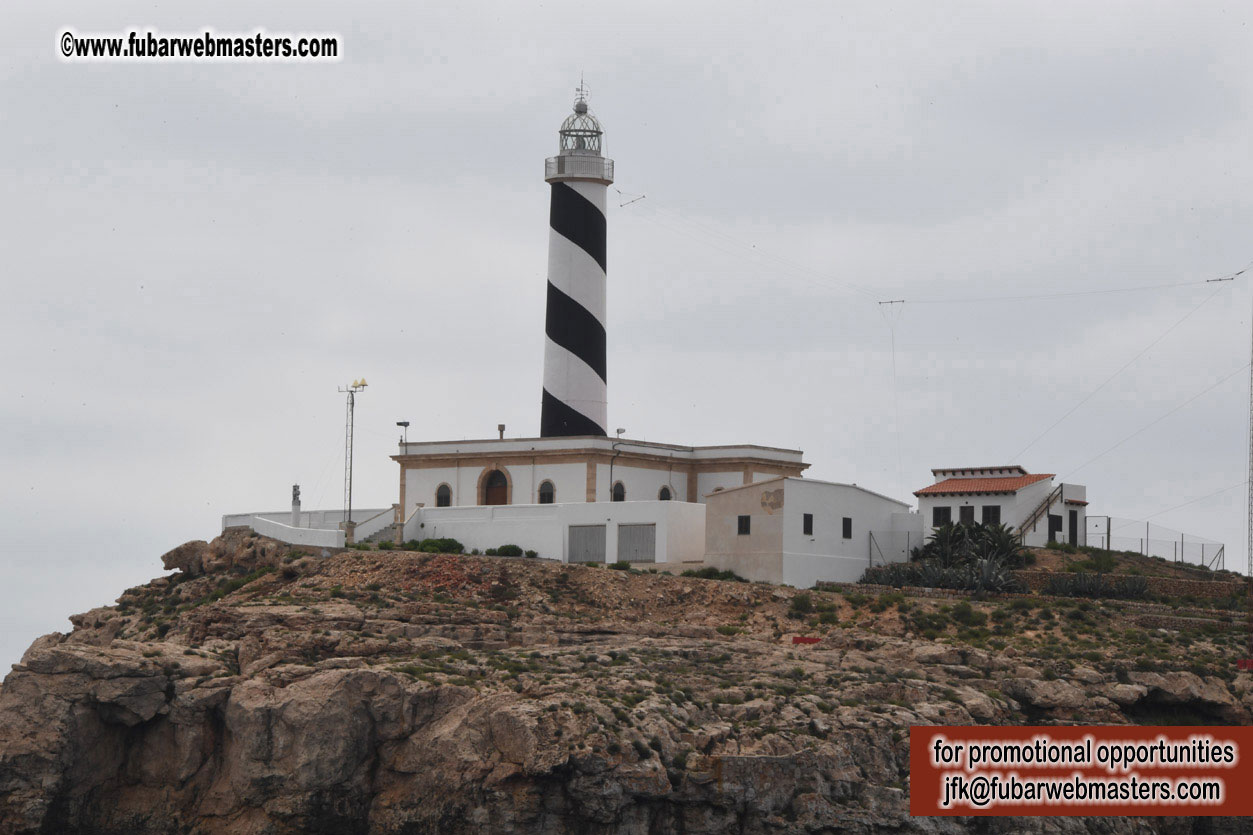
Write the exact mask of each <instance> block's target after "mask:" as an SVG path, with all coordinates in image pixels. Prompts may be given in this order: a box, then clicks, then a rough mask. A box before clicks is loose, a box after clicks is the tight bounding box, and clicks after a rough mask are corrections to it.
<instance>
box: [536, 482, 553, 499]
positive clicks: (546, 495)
mask: <svg viewBox="0 0 1253 835" xmlns="http://www.w3.org/2000/svg"><path fill="white" fill-rule="evenodd" d="M556 500H557V488H556V487H553V483H552V482H551V481H544V482H541V483H540V486H539V503H540V504H552V503H553V502H554V501H556Z"/></svg>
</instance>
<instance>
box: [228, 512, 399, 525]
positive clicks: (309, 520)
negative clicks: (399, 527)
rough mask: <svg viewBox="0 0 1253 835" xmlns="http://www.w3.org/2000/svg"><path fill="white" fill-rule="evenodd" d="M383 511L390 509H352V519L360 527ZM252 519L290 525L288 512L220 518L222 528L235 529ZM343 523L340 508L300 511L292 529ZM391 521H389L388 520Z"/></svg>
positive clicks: (234, 515) (245, 514) (244, 514)
mask: <svg viewBox="0 0 1253 835" xmlns="http://www.w3.org/2000/svg"><path fill="white" fill-rule="evenodd" d="M384 510H386V511H387V512H391V508H378V507H375V508H362V509H360V510H358V509H357V508H355V507H354V508H353V509H352V518H353V519H355V520H357V524H358V525H360V524H361V523H362V522H364V521H365V520H367V519H369V518H370V517H372V516H375V515H376V514H379V513H382V512H383V511H384ZM252 519H268V520H269V521H271V522H278V523H279V524H282V525H291V511H290V510H275V511H266V512H264V513H230V514H227V515H226V516H223V517H222V528H223V529H226V528H229V527H236V526H239V525H251V524H252V522H251V521H249V520H252ZM343 521H344V511H343V509H342V508H340V509H338V510H302V511H301V512H300V518H299V520H298V522H299V523H298V524H297V525H295V526H294V527H298V528H337V527H339V524H340V523H341V522H343ZM388 521H389V522H390V521H391V520H390V519H389V520H388Z"/></svg>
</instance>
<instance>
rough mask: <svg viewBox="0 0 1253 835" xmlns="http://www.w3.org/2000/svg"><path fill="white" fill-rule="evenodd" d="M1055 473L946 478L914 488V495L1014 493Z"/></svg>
mask: <svg viewBox="0 0 1253 835" xmlns="http://www.w3.org/2000/svg"><path fill="white" fill-rule="evenodd" d="M1054 475H1055V473H1036V474H1034V475H1021V476H1014V477H1012V478H946V479H944V481H941V482H940V483H939V484H932V485H930V486H929V487H924V488H922V489H921V490H915V491H914V495H915V496H956V495H960V494H962V493H1015V492H1017V491H1019V490H1021V489H1022V488H1024V487H1027V486H1029V485H1032V484H1035V483H1036V482H1037V481H1044V479H1046V478H1052V477H1053V476H1054Z"/></svg>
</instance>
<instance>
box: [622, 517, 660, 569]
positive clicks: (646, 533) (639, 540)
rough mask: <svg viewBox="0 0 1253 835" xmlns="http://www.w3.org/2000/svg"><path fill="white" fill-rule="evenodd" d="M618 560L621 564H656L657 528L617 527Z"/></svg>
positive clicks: (644, 526)
mask: <svg viewBox="0 0 1253 835" xmlns="http://www.w3.org/2000/svg"><path fill="white" fill-rule="evenodd" d="M618 559H619V560H622V561H623V562H656V561H657V526H656V525H619V526H618Z"/></svg>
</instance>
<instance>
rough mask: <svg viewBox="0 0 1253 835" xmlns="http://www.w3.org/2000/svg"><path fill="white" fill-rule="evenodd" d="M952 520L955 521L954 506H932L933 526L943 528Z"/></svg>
mask: <svg viewBox="0 0 1253 835" xmlns="http://www.w3.org/2000/svg"><path fill="white" fill-rule="evenodd" d="M952 521H953V508H951V507H933V508H931V527H933V528H942V527H944V526H945V525H947V524H949V523H950V522H952Z"/></svg>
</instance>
